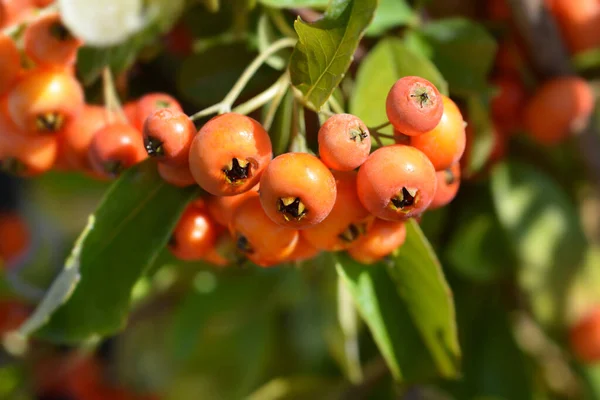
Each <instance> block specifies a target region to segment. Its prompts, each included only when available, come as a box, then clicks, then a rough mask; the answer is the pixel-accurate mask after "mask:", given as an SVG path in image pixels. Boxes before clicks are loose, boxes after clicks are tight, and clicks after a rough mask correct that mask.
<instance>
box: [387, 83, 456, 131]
mask: <svg viewBox="0 0 600 400" xmlns="http://www.w3.org/2000/svg"><path fill="white" fill-rule="evenodd" d="M385 109H386V112H387V116H388V119H389V121H390V122H391V124H392V125H393V127H394V128H395V129H396V130H398V131H400V132H402V133H404V134H405V135H408V136H417V135H421V134H423V133H425V132H429V131H430V130H432V129H433V128H435V126H436V125H437V124H438V123H439V122H440V119H441V118H442V113H443V112H444V105H443V103H442V98H441V95H440V92H439V91H438V90H437V88H436V87H435V86H434V85H433V83H431V82H429V81H428V80H426V79H423V78H420V77H418V76H406V77H404V78H401V79H399V80H398V81H396V83H394V86H392V88H391V89H390V92H389V93H388V96H387V99H386V103H385Z"/></svg>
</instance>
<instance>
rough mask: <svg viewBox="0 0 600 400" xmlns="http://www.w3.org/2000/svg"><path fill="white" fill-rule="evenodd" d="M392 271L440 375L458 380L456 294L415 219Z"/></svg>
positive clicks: (458, 357)
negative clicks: (453, 294)
mask: <svg viewBox="0 0 600 400" xmlns="http://www.w3.org/2000/svg"><path fill="white" fill-rule="evenodd" d="M388 271H389V273H390V275H391V276H392V278H393V279H394V280H395V282H396V286H397V289H398V294H399V295H400V297H401V298H402V299H403V300H404V302H405V304H406V307H407V309H408V312H409V313H410V315H411V316H412V318H413V321H414V323H415V325H416V326H417V329H418V330H419V332H420V333H421V335H422V337H423V340H424V341H425V344H426V345H427V347H428V349H429V351H430V352H431V355H432V356H433V359H434V361H435V364H436V366H437V369H438V372H439V373H440V374H441V375H442V376H443V377H446V378H456V377H457V376H458V375H459V373H460V357H461V354H460V347H459V344H458V332H457V328H456V319H455V318H456V314H455V310H454V300H453V298H452V292H451V291H450V288H449V287H448V284H447V283H446V279H445V277H444V273H443V272H442V267H441V265H440V263H439V261H438V259H437V257H436V255H435V252H434V251H433V249H432V248H431V245H430V244H429V242H428V241H427V238H425V236H424V235H423V232H421V228H419V225H418V224H417V223H416V222H415V221H414V220H412V219H411V220H409V221H408V222H407V223H406V241H405V243H404V244H403V245H402V247H400V249H399V250H398V251H397V254H396V255H395V256H394V259H393V263H391V264H390V266H389V268H388Z"/></svg>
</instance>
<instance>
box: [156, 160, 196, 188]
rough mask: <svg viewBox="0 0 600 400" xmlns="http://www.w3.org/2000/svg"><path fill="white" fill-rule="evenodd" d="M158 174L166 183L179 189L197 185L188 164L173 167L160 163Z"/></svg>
mask: <svg viewBox="0 0 600 400" xmlns="http://www.w3.org/2000/svg"><path fill="white" fill-rule="evenodd" d="M158 174H159V175H160V177H161V178H163V179H164V181H165V182H167V183H170V184H171V185H173V186H177V187H187V186H191V185H194V184H195V183H196V181H195V180H194V177H193V176H192V173H191V172H190V167H189V166H188V165H187V164H184V165H171V164H167V163H162V162H159V163H158Z"/></svg>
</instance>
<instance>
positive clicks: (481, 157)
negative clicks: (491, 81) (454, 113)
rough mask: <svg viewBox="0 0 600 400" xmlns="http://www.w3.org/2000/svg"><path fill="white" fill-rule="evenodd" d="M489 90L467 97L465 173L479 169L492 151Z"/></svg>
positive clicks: (493, 138)
mask: <svg viewBox="0 0 600 400" xmlns="http://www.w3.org/2000/svg"><path fill="white" fill-rule="evenodd" d="M489 93H490V92H485V94H484V93H482V92H480V93H479V94H477V95H470V96H468V98H467V109H468V118H469V121H468V124H469V125H468V126H467V130H468V132H467V133H468V135H469V136H468V139H467V140H468V141H469V142H470V145H469V155H468V157H466V166H465V175H467V176H469V175H472V174H475V173H477V172H479V171H481V170H482V169H483V168H484V167H485V166H486V165H487V163H488V161H489V159H490V156H491V155H492V152H493V151H494V145H495V144H494V141H495V133H494V131H493V130H494V129H495V128H494V126H493V124H492V120H491V117H490V100H491V96H490V95H489Z"/></svg>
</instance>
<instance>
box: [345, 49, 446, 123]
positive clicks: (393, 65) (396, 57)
mask: <svg viewBox="0 0 600 400" xmlns="http://www.w3.org/2000/svg"><path fill="white" fill-rule="evenodd" d="M411 75H417V76H422V77H423V78H425V79H428V80H430V81H431V82H432V83H433V84H434V85H436V86H437V88H438V89H439V90H440V91H441V92H442V93H447V92H448V86H447V84H446V81H445V80H444V78H443V77H442V75H441V74H440V73H439V72H438V70H437V69H436V67H435V65H433V64H432V63H431V62H430V61H429V60H427V59H426V58H425V57H423V56H421V55H420V54H419V53H415V52H414V51H412V50H410V49H408V48H407V47H406V46H404V44H403V43H402V41H401V40H400V39H397V38H386V39H383V40H382V41H380V42H379V43H378V44H377V46H375V48H374V49H373V50H371V51H370V52H369V54H368V55H367V56H366V57H365V59H364V60H363V62H362V63H361V65H360V67H359V69H358V73H357V77H356V85H355V87H354V90H353V92H352V96H351V98H350V112H351V113H352V114H354V115H356V116H358V117H360V118H361V119H362V120H363V121H364V122H365V124H367V125H369V126H375V125H379V124H381V123H383V122H385V121H387V115H386V112H385V99H386V97H387V94H388V92H389V91H390V89H391V87H392V85H393V84H394V83H395V82H396V81H397V80H398V79H400V78H402V77H404V76H411ZM391 129H392V128H390V127H388V128H387V129H384V130H382V131H385V132H387V133H392V130H391Z"/></svg>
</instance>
